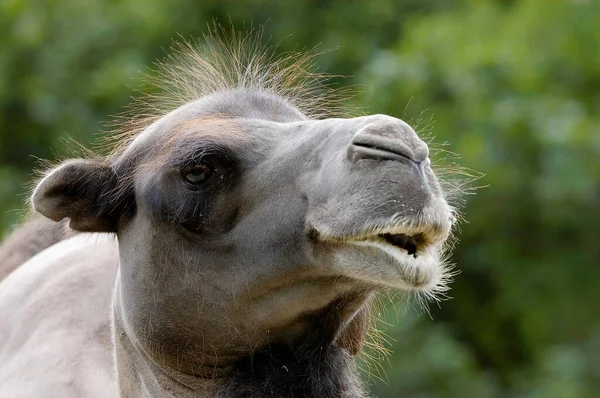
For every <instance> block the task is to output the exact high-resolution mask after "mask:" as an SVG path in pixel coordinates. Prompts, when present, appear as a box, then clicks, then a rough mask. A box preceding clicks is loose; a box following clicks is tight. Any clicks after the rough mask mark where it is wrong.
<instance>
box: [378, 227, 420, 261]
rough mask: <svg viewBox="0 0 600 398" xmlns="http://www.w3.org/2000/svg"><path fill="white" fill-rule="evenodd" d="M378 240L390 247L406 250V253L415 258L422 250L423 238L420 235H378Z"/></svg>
mask: <svg viewBox="0 0 600 398" xmlns="http://www.w3.org/2000/svg"><path fill="white" fill-rule="evenodd" d="M377 236H378V237H379V238H381V239H383V240H384V241H386V242H387V243H389V244H390V245H392V246H395V247H397V248H399V249H403V250H406V252H407V253H408V254H409V255H411V256H414V257H415V258H417V253H419V252H421V251H422V250H423V246H424V238H423V235H422V234H416V235H407V234H390V233H384V234H378V235H377Z"/></svg>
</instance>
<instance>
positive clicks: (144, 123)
mask: <svg viewBox="0 0 600 398" xmlns="http://www.w3.org/2000/svg"><path fill="white" fill-rule="evenodd" d="M264 31H265V27H264V26H261V27H259V28H253V27H250V29H249V30H247V31H243V32H241V31H237V30H236V29H235V28H234V27H233V25H231V23H230V28H229V29H226V28H225V27H223V26H222V25H220V24H219V23H218V22H216V21H214V22H213V24H212V25H210V24H209V25H208V30H207V33H205V34H204V35H203V37H202V39H201V40H194V39H188V40H186V39H185V38H183V37H180V38H179V40H174V41H173V42H172V44H171V48H170V53H169V55H167V56H166V57H165V58H164V59H163V60H160V61H157V62H155V64H154V66H155V67H154V68H153V69H150V70H149V71H148V72H147V73H145V74H142V76H141V87H140V89H139V90H138V96H136V97H134V98H133V100H132V103H131V104H130V105H129V106H127V107H126V108H125V111H124V112H123V113H122V114H121V115H120V116H117V117H116V118H115V119H114V120H113V121H112V122H111V123H109V127H110V128H111V129H112V134H108V135H107V136H106V137H104V138H103V139H102V142H100V146H101V148H104V149H109V150H110V151H111V155H113V156H114V155H117V154H119V153H120V152H121V151H122V149H123V148H124V147H126V146H127V145H128V144H129V143H130V142H131V141H132V140H133V139H134V138H135V137H136V136H137V135H138V134H139V133H140V132H141V131H143V130H144V129H145V128H146V127H148V126H149V125H150V124H152V123H153V122H155V121H156V120H158V119H160V118H161V117H163V116H164V115H166V114H168V113H170V112H172V111H173V110H175V109H177V108H179V107H180V106H182V105H184V104H186V103H189V102H192V101H194V100H197V99H199V98H201V97H205V96H208V95H210V94H213V93H216V92H220V91H231V90H236V89H246V90H255V91H262V92H267V93H271V94H275V95H277V96H280V97H281V98H283V99H284V100H286V101H288V102H289V103H290V104H291V105H293V106H295V107H296V108H297V109H298V110H300V111H301V112H302V113H304V114H305V115H306V116H307V117H309V118H312V119H321V118H327V117H348V116H351V115H352V114H354V113H356V109H355V108H353V107H352V106H349V105H347V104H346V103H347V100H349V99H350V98H352V97H353V96H354V93H353V89H352V88H351V87H334V83H333V80H332V79H334V78H341V77H343V76H340V75H333V74H328V73H322V72H317V66H316V62H315V59H316V57H317V56H319V55H322V54H324V53H326V52H328V51H327V50H325V51H320V50H319V49H318V48H317V47H313V48H311V49H302V50H293V51H289V52H284V53H279V51H278V46H279V45H278V43H276V44H269V42H270V39H267V40H265V39H264Z"/></svg>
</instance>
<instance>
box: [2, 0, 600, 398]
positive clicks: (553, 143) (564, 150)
mask: <svg viewBox="0 0 600 398" xmlns="http://www.w3.org/2000/svg"><path fill="white" fill-rule="evenodd" d="M213 18H219V20H220V21H221V22H223V23H225V24H227V23H228V19H229V18H231V21H232V23H233V24H234V25H235V26H236V27H237V28H238V29H243V28H244V27H246V28H247V27H248V26H249V25H250V24H251V22H252V24H253V25H254V26H256V25H259V24H262V23H265V22H267V21H269V22H268V24H267V28H266V35H265V36H266V37H268V36H272V41H273V42H279V41H280V40H282V39H283V40H282V41H281V46H280V48H279V50H280V51H287V50H291V49H294V48H303V47H313V46H314V45H316V44H318V43H322V44H321V46H320V48H322V49H327V48H331V47H338V49H337V50H336V51H332V52H328V53H326V54H324V55H322V56H320V57H319V58H318V63H319V69H320V70H321V71H327V72H332V73H336V74H344V75H347V76H348V77H347V78H345V79H339V84H342V85H358V88H359V90H360V91H362V94H360V95H358V96H357V97H355V98H354V99H353V100H352V102H353V103H354V104H356V105H359V106H361V107H365V111H366V112H368V113H388V114H391V115H394V116H397V117H403V118H408V119H410V118H415V117H417V118H418V117H419V115H421V112H423V111H425V113H424V115H425V116H424V117H425V120H429V119H430V118H433V119H434V120H435V125H434V126H433V128H432V129H433V135H434V136H435V142H438V143H444V142H447V143H448V145H447V146H446V147H445V148H446V149H448V150H450V151H453V152H457V153H460V154H461V155H462V159H461V160H460V161H459V162H460V164H462V165H463V166H465V167H468V168H472V169H475V170H477V171H479V172H482V173H485V176H484V177H483V178H482V179H480V180H479V181H477V183H476V184H478V185H489V187H487V188H485V189H481V190H478V192H477V194H476V195H469V196H466V197H465V199H466V200H465V203H464V207H463V211H464V213H465V214H466V219H467V220H468V222H467V223H464V224H463V225H462V228H461V229H462V231H460V233H459V237H460V244H459V245H458V246H457V249H456V251H455V253H454V256H453V261H454V262H455V263H457V264H458V266H459V268H460V269H461V274H460V275H458V277H457V278H456V281H455V282H454V284H453V290H452V296H453V299H452V300H450V301H446V302H444V303H442V305H441V308H438V307H436V306H433V307H432V308H431V316H432V319H431V318H430V317H428V316H427V314H423V313H419V312H418V311H414V310H412V309H411V308H410V307H409V308H408V309H406V307H407V306H406V305H405V304H402V303H399V304H397V305H396V308H397V310H394V309H391V310H390V311H389V314H388V316H387V321H388V322H389V323H390V324H391V325H389V326H386V327H385V330H386V333H387V335H388V340H389V341H390V344H389V348H390V350H391V351H392V352H393V354H392V355H391V356H390V357H389V359H388V360H384V361H382V362H381V363H380V365H381V367H382V368H383V372H382V373H381V374H378V373H377V371H374V372H373V373H374V376H373V377H372V379H371V381H370V383H371V384H372V391H373V394H374V395H375V396H378V397H423V398H425V397H544V398H546V397H550V398H552V397H560V398H563V397H596V396H599V395H598V391H600V242H599V241H600V211H599V209H600V161H599V160H598V159H599V158H600V2H598V1H595V0H589V1H585V0H579V1H575V0H572V1H552V0H525V1H509V0H504V1H500V0H498V1H467V0H464V1H458V0H448V1H434V0H406V1H393V0H370V1H365V2H358V1H348V0H329V1H316V0H313V1H309V0H296V1H290V2H286V1H271V2H266V1H261V0H250V1H245V2H241V1H237V0H236V1H234V0H225V1H224V0H220V1H217V0H210V1H209V0H204V1H192V0H185V1H178V2H166V1H165V2H156V1H149V0H118V1H117V0H86V1H79V2H78V1H74V0H73V1H67V0H63V1H52V0H38V1H35V0H28V1H22V0H3V1H2V2H0V236H1V235H2V234H5V233H6V232H7V231H8V230H9V228H10V227H11V225H13V224H14V223H16V222H17V221H18V220H19V217H20V214H21V213H20V209H22V208H23V201H24V199H25V197H26V193H25V192H26V189H25V188H23V184H24V183H26V182H27V181H28V180H29V179H30V176H31V170H32V168H33V167H34V166H35V164H36V159H35V158H36V157H39V158H46V159H52V158H54V157H55V154H54V152H52V151H56V152H57V153H59V154H63V153H64V152H65V149H64V147H65V145H64V143H63V142H62V141H61V137H65V136H70V137H73V138H75V139H77V140H80V141H82V142H84V143H88V142H90V141H91V140H92V139H93V137H94V136H96V135H97V134H99V132H101V131H102V129H103V124H102V121H106V120H108V119H109V117H107V115H115V114H117V113H119V112H120V110H121V108H122V107H123V106H124V105H125V104H127V103H128V102H129V98H130V96H131V94H132V90H131V87H134V88H135V87H138V84H139V82H138V80H137V77H138V76H139V73H138V71H140V70H145V68H146V67H147V66H149V65H150V64H151V63H152V62H153V61H154V60H155V59H156V58H162V57H164V56H165V54H166V49H168V48H169V46H170V43H171V39H173V38H176V37H177V34H181V35H183V36H184V37H199V36H201V34H202V32H205V31H206V24H207V23H208V22H210V21H211V20H212V19H213ZM409 103H410V105H409V106H408V107H407V104H409ZM425 124H428V122H425ZM376 376H378V377H379V378H381V379H382V380H379V379H378V378H377V377H376Z"/></svg>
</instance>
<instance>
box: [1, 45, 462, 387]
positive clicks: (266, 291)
mask: <svg viewBox="0 0 600 398" xmlns="http://www.w3.org/2000/svg"><path fill="white" fill-rule="evenodd" d="M206 42H207V43H208V44H207V45H206V46H205V47H204V49H203V50H198V49H197V48H196V46H194V45H187V44H183V45H181V46H179V47H178V48H176V49H175V50H174V55H172V56H170V57H169V59H167V60H166V61H164V62H163V63H161V64H160V66H159V74H158V77H155V78H154V80H153V81H154V83H155V84H157V85H158V86H159V87H160V88H162V89H163V94H160V95H157V94H154V95H153V96H149V97H144V98H142V99H141V100H138V102H137V106H134V107H133V108H132V111H131V117H128V118H125V119H124V121H122V122H121V124H120V130H119V131H118V133H116V134H115V135H114V137H113V139H112V141H111V146H112V150H111V151H110V152H109V153H108V154H104V155H98V154H86V155H85V156H82V157H81V158H78V159H69V160H66V161H63V162H62V163H60V164H58V165H56V166H55V167H52V168H50V169H49V170H48V171H46V172H45V173H44V175H43V177H42V178H41V180H40V181H39V183H38V184H37V185H36V187H35V189H34V190H33V193H32V195H31V205H32V208H33V211H34V215H33V218H32V221H29V222H26V223H25V224H24V225H23V226H22V227H20V229H17V230H16V232H15V233H14V234H15V235H14V236H13V237H12V238H10V237H9V238H8V240H7V241H6V242H5V243H4V245H3V246H2V248H0V272H2V273H3V274H4V277H3V279H1V280H0V314H1V319H2V322H0V364H2V365H1V366H0V396H2V397H44V398H48V397H61V398H63V397H85V398H92V397H102V398H106V397H127V398H134V397H136V398H137V397H181V398H191V397H365V396H368V391H367V389H366V388H365V386H364V385H363V383H361V381H360V378H359V377H358V375H357V370H356V364H355V356H356V355H358V354H359V353H360V352H361V351H362V349H363V345H364V342H365V338H366V334H367V331H368V325H369V323H370V322H371V319H372V317H371V316H370V314H369V308H370V306H371V304H372V301H373V297H374V296H375V295H376V294H377V293H378V292H381V291H388V290H399V291H406V292H413V293H415V294H418V295H421V296H423V297H427V298H432V299H435V298H436V297H439V296H440V295H443V294H444V292H445V291H447V289H448V282H449V281H450V276H451V272H450V267H449V266H448V265H447V263H446V258H447V255H448V244H447V242H448V240H449V237H450V236H451V232H452V229H453V225H454V224H455V223H456V212H455V210H454V209H453V207H452V206H451V205H450V204H449V200H448V191H447V190H445V189H443V188H442V185H441V183H440V181H439V180H438V178H437V177H436V174H435V173H434V171H433V169H432V165H431V162H430V157H429V148H428V146H427V145H426V143H425V142H424V141H423V140H422V139H421V138H419V136H418V135H417V133H416V132H415V131H414V130H413V128H412V127H411V126H410V125H408V124H407V123H405V122H404V121H402V120H400V119H397V118H394V117H392V116H387V115H381V114H376V115H367V116H358V117H349V116H348V115H345V114H342V113H340V112H341V111H340V109H341V108H340V106H338V105H339V104H338V103H337V99H338V98H339V97H338V96H336V94H335V93H331V92H328V91H327V90H328V89H327V88H323V84H322V80H321V78H322V77H323V76H322V75H320V74H318V73H315V72H314V71H313V67H312V65H313V58H314V55H315V53H314V52H308V53H290V54H287V55H284V56H283V58H279V59H277V58H275V57H274V56H273V50H269V49H264V48H263V49H261V48H259V46H257V45H256V44H252V43H255V42H253V41H252V40H251V39H250V38H249V36H242V37H239V36H238V37H234V38H232V39H225V38H223V37H219V36H218V35H216V34H212V35H209V36H208V37H206ZM323 90H325V91H323ZM0 275H2V274H0ZM0 277H1V276H0Z"/></svg>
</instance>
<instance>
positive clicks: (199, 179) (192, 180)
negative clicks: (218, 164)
mask: <svg viewBox="0 0 600 398" xmlns="http://www.w3.org/2000/svg"><path fill="white" fill-rule="evenodd" d="M214 172H215V170H214V168H213V167H212V166H211V165H209V164H207V163H201V164H198V165H193V166H188V167H185V168H184V169H183V170H182V171H181V175H182V177H183V179H184V180H185V181H186V182H187V183H189V184H193V185H201V184H202V183H204V182H206V181H207V180H208V179H209V178H210V177H211V175H212V174H213V173H214Z"/></svg>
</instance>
